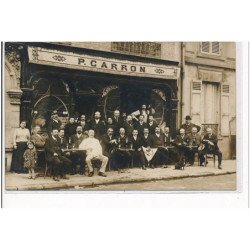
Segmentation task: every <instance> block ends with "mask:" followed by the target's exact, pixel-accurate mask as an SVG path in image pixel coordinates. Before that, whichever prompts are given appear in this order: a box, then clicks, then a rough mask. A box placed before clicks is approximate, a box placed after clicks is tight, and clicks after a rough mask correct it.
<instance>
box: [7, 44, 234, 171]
mask: <svg viewBox="0 0 250 250" xmlns="http://www.w3.org/2000/svg"><path fill="white" fill-rule="evenodd" d="M157 43H159V42H157ZM51 44H55V45H59V46H61V47H62V48H66V49H67V51H70V48H72V50H73V49H74V48H77V49H88V50H90V51H91V50H93V51H97V52H99V53H100V52H102V51H103V52H104V53H109V52H112V53H114V54H118V55H122V54H126V57H127V58H128V57H129V56H131V58H132V57H133V56H136V53H132V54H129V55H128V53H124V52H122V51H120V52H119V51H115V52H114V51H112V44H111V42H63V43H48V46H50V45H51ZM202 46H203V47H202ZM210 46H211V47H210ZM235 46H236V45H235V43H233V42H221V43H214V44H212V43H211V42H207V43H204V44H203V43H201V42H161V43H160V47H159V48H160V53H158V54H157V56H152V55H150V54H149V55H145V56H144V57H143V56H142V55H141V54H140V55H139V54H138V57H137V58H138V61H141V60H144V58H145V59H146V60H147V62H149V63H150V60H151V58H152V60H154V61H156V60H158V63H162V64H165V63H166V64H167V65H169V64H171V63H172V64H173V65H176V66H177V67H180V69H181V74H180V77H179V78H178V79H177V88H178V92H177V96H176V97H174V98H176V105H177V103H178V105H177V106H176V107H172V108H176V112H177V116H176V117H177V119H176V121H174V122H175V123H176V127H177V128H178V127H179V126H180V124H181V123H183V122H184V118H185V116H186V115H189V114H190V115H191V116H192V117H193V121H194V122H195V123H197V124H205V125H206V124H209V123H211V124H214V125H213V126H214V127H215V129H217V133H218V136H219V137H220V142H219V145H220V147H221V149H222V152H223V157H224V158H225V159H228V158H230V157H231V156H232V152H231V147H232V145H231V141H232V137H231V136H232V129H231V127H232V126H231V123H232V122H234V127H235V117H236V73H235V67H236V48H235ZM202 49H204V50H205V51H206V52H204V51H202ZM23 51H27V44H25V43H23V44H21V45H20V44H15V43H13V44H12V43H7V44H6V46H5V52H6V53H5V78H4V80H5V85H4V90H5V95H4V97H5V110H6V112H5V147H6V159H7V170H9V166H10V162H11V153H12V148H13V143H12V135H13V131H14V129H15V128H17V127H18V126H19V123H20V103H21V100H22V96H23V94H22V93H23V91H25V89H24V88H23V87H21V88H20V86H25V84H26V81H27V79H24V78H23V75H22V74H23V71H22V64H23V62H24V59H23V58H25V57H24V56H23V54H22V53H23ZM210 52H214V53H210ZM140 57H143V58H142V59H140ZM133 60H135V59H133ZM213 98H214V99H213ZM204 100H207V102H206V103H207V104H206V105H205V106H206V107H204ZM213 100H215V101H213ZM208 104H211V105H208ZM207 114H209V115H208V116H207ZM205 125H204V126H205ZM234 136H235V129H234Z"/></svg>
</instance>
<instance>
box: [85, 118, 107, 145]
mask: <svg viewBox="0 0 250 250" xmlns="http://www.w3.org/2000/svg"><path fill="white" fill-rule="evenodd" d="M89 128H90V129H93V130H94V131H95V137H96V138H97V139H99V140H100V139H101V137H102V136H103V135H104V134H105V133H106V131H105V129H106V126H105V122H104V121H103V120H101V119H100V120H99V122H98V123H96V120H95V119H93V120H91V121H90V123H89Z"/></svg>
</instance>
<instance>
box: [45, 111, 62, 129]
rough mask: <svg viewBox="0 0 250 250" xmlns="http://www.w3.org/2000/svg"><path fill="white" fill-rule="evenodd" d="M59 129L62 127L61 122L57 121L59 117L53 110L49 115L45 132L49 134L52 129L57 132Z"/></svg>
mask: <svg viewBox="0 0 250 250" xmlns="http://www.w3.org/2000/svg"><path fill="white" fill-rule="evenodd" d="M61 127H62V122H61V121H60V120H59V116H58V114H57V111H56V110H54V111H53V112H52V114H51V119H50V120H49V121H48V124H47V130H48V132H49V134H50V133H51V131H52V129H57V130H59V129H60V128H61Z"/></svg>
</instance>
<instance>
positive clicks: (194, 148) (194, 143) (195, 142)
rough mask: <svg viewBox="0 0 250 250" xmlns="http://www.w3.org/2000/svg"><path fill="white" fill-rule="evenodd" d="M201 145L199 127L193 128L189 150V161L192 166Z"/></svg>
mask: <svg viewBox="0 0 250 250" xmlns="http://www.w3.org/2000/svg"><path fill="white" fill-rule="evenodd" d="M200 145H201V135H200V134H198V132H197V128H196V127H193V128H192V133H191V134H190V135H189V146H191V148H190V149H189V151H188V162H189V165H190V166H193V165H194V157H195V153H197V152H198V147H199V146H200Z"/></svg>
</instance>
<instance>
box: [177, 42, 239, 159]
mask: <svg viewBox="0 0 250 250" xmlns="http://www.w3.org/2000/svg"><path fill="white" fill-rule="evenodd" d="M185 47H186V50H185V69H184V70H185V76H184V79H183V93H184V94H183V97H182V98H183V99H182V102H183V107H182V122H184V119H185V116H186V115H188V114H190V115H191V116H192V117H193V122H194V123H197V124H201V123H206V122H204V121H205V120H206V119H207V118H208V116H209V114H208V113H209V112H211V113H214V112H216V113H217V112H218V113H217V114H216V115H215V117H217V118H214V119H217V123H218V136H219V147H220V149H221V151H222V153H223V158H224V159H229V158H230V156H231V135H232V134H233V132H232V129H231V126H230V122H231V121H233V120H234V118H235V117H236V72H235V63H236V62H235V60H236V51H235V43H233V42H230V43H220V50H221V51H220V55H208V54H202V53H201V48H200V43H198V42H187V43H185ZM199 84H200V86H201V89H199V88H198V86H199ZM208 85H209V86H208ZM208 87H211V88H214V92H213V91H210V92H207V90H208ZM208 93H209V94H208ZM208 95H210V96H208ZM211 95H214V96H216V98H214V100H215V101H214V102H213V101H211V100H213V97H212V96H211ZM204 100H210V103H209V102H207V105H210V106H214V107H213V108H209V107H207V108H206V107H204V103H202V102H203V101H204ZM216 102H217V103H216ZM211 110H214V112H213V111H211ZM208 111H209V112H208Z"/></svg>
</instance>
